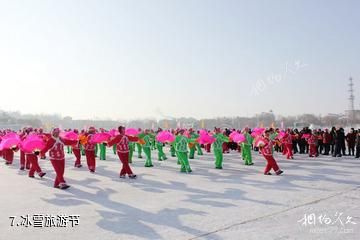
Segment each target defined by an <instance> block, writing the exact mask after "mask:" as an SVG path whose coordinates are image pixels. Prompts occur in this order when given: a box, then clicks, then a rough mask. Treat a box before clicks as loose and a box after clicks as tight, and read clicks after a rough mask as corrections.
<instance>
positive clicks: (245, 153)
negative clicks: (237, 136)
mask: <svg viewBox="0 0 360 240" xmlns="http://www.w3.org/2000/svg"><path fill="white" fill-rule="evenodd" d="M244 135H245V138H246V141H245V142H243V143H241V155H242V158H243V160H244V161H245V165H253V162H252V156H251V145H252V142H253V138H252V137H251V135H250V134H249V133H245V134H244Z"/></svg>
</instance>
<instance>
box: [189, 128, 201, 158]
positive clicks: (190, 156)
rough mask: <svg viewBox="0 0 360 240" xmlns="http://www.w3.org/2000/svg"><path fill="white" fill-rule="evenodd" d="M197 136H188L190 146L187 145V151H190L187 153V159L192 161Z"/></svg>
mask: <svg viewBox="0 0 360 240" xmlns="http://www.w3.org/2000/svg"><path fill="white" fill-rule="evenodd" d="M198 137H199V135H197V134H195V133H191V134H190V138H191V139H190V144H189V149H190V153H189V159H194V157H195V150H196V143H197V141H196V139H198Z"/></svg>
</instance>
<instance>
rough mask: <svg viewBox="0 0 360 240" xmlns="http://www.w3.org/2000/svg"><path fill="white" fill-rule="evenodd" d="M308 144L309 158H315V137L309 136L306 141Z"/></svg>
mask: <svg viewBox="0 0 360 240" xmlns="http://www.w3.org/2000/svg"><path fill="white" fill-rule="evenodd" d="M308 144H309V157H317V151H316V137H315V135H313V134H311V136H310V137H309V139H308Z"/></svg>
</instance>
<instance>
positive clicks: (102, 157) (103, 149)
mask: <svg viewBox="0 0 360 240" xmlns="http://www.w3.org/2000/svg"><path fill="white" fill-rule="evenodd" d="M99 148H100V160H106V146H105V145H104V144H99Z"/></svg>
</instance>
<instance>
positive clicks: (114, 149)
mask: <svg viewBox="0 0 360 240" xmlns="http://www.w3.org/2000/svg"><path fill="white" fill-rule="evenodd" d="M113 152H114V154H115V155H116V152H117V150H116V144H114V145H113Z"/></svg>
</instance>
